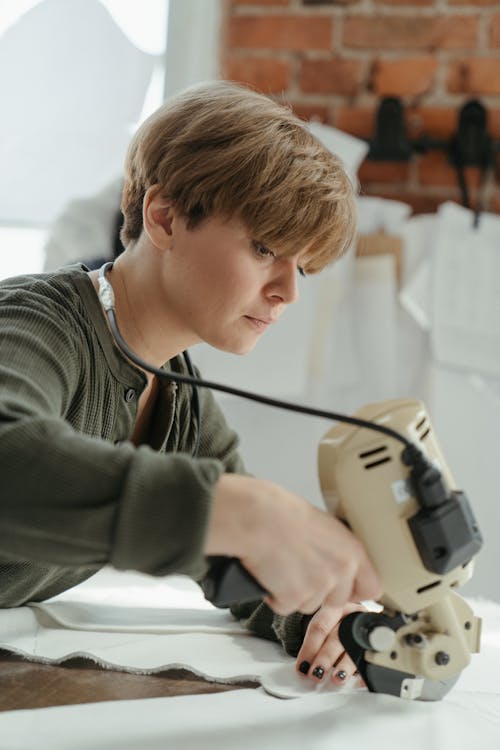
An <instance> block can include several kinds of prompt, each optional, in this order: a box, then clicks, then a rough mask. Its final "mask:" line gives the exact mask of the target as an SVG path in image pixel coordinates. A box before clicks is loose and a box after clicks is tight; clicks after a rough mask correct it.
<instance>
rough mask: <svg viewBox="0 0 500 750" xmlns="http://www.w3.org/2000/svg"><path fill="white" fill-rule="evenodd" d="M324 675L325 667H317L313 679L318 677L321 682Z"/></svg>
mask: <svg viewBox="0 0 500 750" xmlns="http://www.w3.org/2000/svg"><path fill="white" fill-rule="evenodd" d="M324 674H325V670H324V669H323V667H316V668H315V669H314V670H313V677H317V678H318V680H321V678H322V677H323V675H324Z"/></svg>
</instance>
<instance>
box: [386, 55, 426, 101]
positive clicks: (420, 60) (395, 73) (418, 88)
mask: <svg viewBox="0 0 500 750" xmlns="http://www.w3.org/2000/svg"><path fill="white" fill-rule="evenodd" d="M438 66H439V61H438V60H437V59H436V58H435V57H412V58H406V59H400V60H377V62H376V63H375V64H374V67H373V74H372V88H373V91H374V92H375V93H376V94H378V95H379V96H404V95H405V94H412V95H413V96H418V95H420V94H425V93H426V92H428V91H429V90H430V89H431V88H432V86H433V83H434V78H435V75H436V72H437V69H438Z"/></svg>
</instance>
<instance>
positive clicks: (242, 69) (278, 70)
mask: <svg viewBox="0 0 500 750" xmlns="http://www.w3.org/2000/svg"><path fill="white" fill-rule="evenodd" d="M224 74H225V78H228V79H230V80H231V81H238V82H239V83H247V84H249V85H250V86H252V87H254V88H256V89H259V91H263V92H264V93H269V94H271V93H277V92H279V91H284V90H285V89H287V88H288V86H289V83H290V76H291V67H290V63H289V62H288V61H286V60H277V59H276V58H275V57H237V56H236V55H232V56H229V57H228V58H227V59H226V63H225V67H224Z"/></svg>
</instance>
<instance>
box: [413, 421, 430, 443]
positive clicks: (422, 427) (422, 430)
mask: <svg viewBox="0 0 500 750" xmlns="http://www.w3.org/2000/svg"><path fill="white" fill-rule="evenodd" d="M415 430H416V431H417V435H418V439H419V440H420V442H422V441H423V440H425V438H426V437H427V435H429V434H430V431H431V425H430V423H429V420H428V419H427V417H423V418H422V419H421V420H420V422H419V423H418V424H417V425H416V427H415Z"/></svg>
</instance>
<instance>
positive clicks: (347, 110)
mask: <svg viewBox="0 0 500 750" xmlns="http://www.w3.org/2000/svg"><path fill="white" fill-rule="evenodd" d="M375 115H376V108H375V107H345V106H344V107H339V108H338V110H337V115H336V117H335V120H334V124H335V127H337V128H339V130H344V131H345V132H346V133H350V134H351V135H355V136H357V137H358V138H372V137H373V134H374V131H375Z"/></svg>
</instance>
